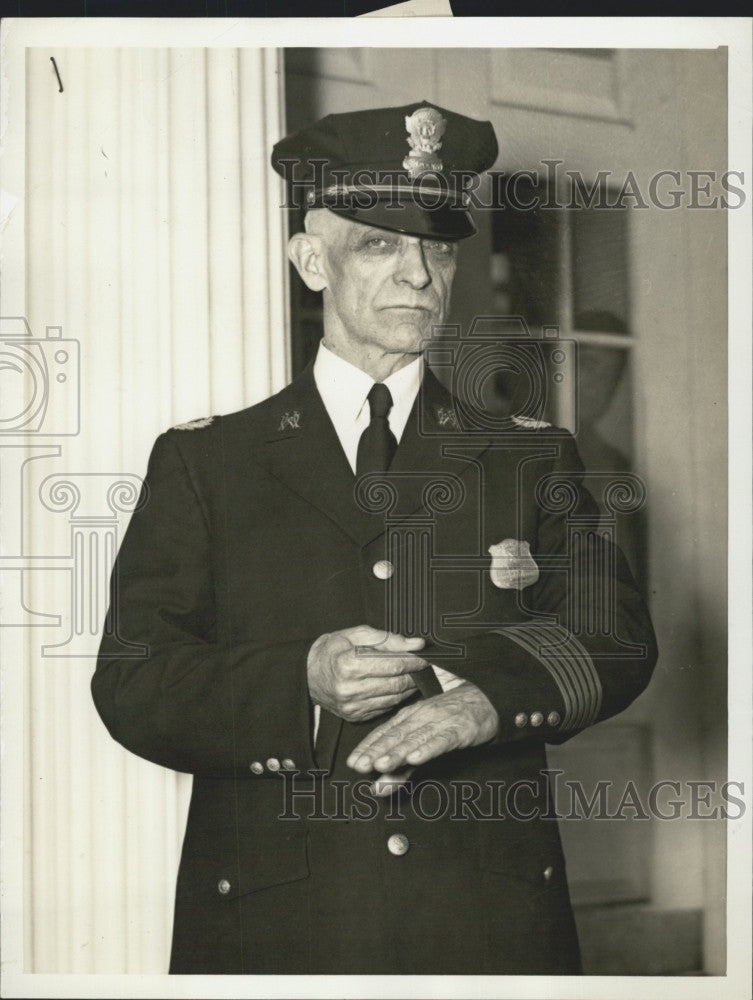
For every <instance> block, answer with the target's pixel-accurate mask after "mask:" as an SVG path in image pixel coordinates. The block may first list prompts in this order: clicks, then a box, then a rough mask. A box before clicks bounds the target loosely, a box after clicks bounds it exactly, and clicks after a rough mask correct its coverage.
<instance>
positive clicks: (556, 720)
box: [546, 712, 561, 729]
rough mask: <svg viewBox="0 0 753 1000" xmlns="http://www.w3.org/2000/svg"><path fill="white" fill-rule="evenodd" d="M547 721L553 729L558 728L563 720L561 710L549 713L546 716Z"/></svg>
mask: <svg viewBox="0 0 753 1000" xmlns="http://www.w3.org/2000/svg"><path fill="white" fill-rule="evenodd" d="M546 721H547V723H548V725H550V726H551V727H552V729H556V728H557V726H558V725H559V724H560V721H561V720H560V713H559V712H550V713H549V715H547V717H546Z"/></svg>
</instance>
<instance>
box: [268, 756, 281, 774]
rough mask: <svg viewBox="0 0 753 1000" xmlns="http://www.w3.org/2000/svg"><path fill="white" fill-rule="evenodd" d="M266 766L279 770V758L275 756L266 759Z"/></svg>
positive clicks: (272, 769)
mask: <svg viewBox="0 0 753 1000" xmlns="http://www.w3.org/2000/svg"><path fill="white" fill-rule="evenodd" d="M267 768H268V770H270V771H279V770H280V762H279V760H278V759H277V758H276V757H270V758H269V760H268V761H267Z"/></svg>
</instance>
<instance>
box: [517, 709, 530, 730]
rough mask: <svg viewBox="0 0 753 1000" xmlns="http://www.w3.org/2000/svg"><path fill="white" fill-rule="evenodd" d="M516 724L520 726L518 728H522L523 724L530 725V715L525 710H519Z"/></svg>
mask: <svg viewBox="0 0 753 1000" xmlns="http://www.w3.org/2000/svg"><path fill="white" fill-rule="evenodd" d="M515 725H516V726H517V727H518V729H522V728H523V726H527V725H528V716H527V715H526V713H525V712H518V714H517V715H516V716H515Z"/></svg>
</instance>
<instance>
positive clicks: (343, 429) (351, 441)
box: [314, 341, 463, 743]
mask: <svg viewBox="0 0 753 1000" xmlns="http://www.w3.org/2000/svg"><path fill="white" fill-rule="evenodd" d="M423 373H424V366H423V359H422V358H421V357H420V356H419V357H417V358H416V360H415V361H411V363H410V364H408V365H406V366H405V367H404V368H401V369H399V371H396V372H393V373H392V375H390V376H388V378H386V379H385V380H384V384H385V385H386V386H387V388H388V389H389V390H390V394H391V396H392V409H391V410H390V412H389V414H388V416H387V419H388V421H389V425H390V430H391V431H392V433H393V434H394V435H395V439H396V440H397V443H398V444H400V439H401V438H402V436H403V431H404V430H405V425H406V424H407V422H408V417H409V416H410V412H411V410H412V409H413V404H414V402H415V401H416V396H417V395H418V390H419V388H420V386H421V379H422V377H423ZM314 382H315V383H316V388H317V389H318V390H319V395H320V396H321V397H322V402H323V403H324V407H325V409H326V410H327V413H328V414H329V418H330V420H331V421H332V424H333V426H334V428H335V431H336V432H337V436H338V438H339V439H340V444H341V445H342V448H343V451H344V452H345V455H346V457H347V459H348V462H349V463H350V467H351V469H352V470H353V474H354V475H355V471H356V455H357V454H358V442H359V441H360V439H361V435H362V434H363V432H364V431H365V430H366V428H367V427H368V426H369V424H370V422H371V408H370V407H369V401H368V395H369V392H370V391H371V387H372V385H374V379H373V378H372V377H371V375H367V374H366V372H365V371H362V370H361V369H360V368H356V366H355V365H352V364H351V363H350V362H349V361H345V360H344V359H343V358H341V357H339V356H338V355H337V354H333V353H332V351H330V350H329V349H328V348H327V347H325V346H324V341H322V342H321V343H320V344H319V351H318V353H317V355H316V360H315V361H314ZM353 624H354V625H356V624H359V623H358V622H353ZM434 673H435V674H436V675H437V679H438V681H439V683H440V684H441V685H442V690H443V691H448V690H449V689H450V688H453V687H457V685H458V684H462V683H463V682H462V680H461V678H460V677H456V676H455V675H454V674H451V673H450V672H449V671H448V670H443V669H442V668H441V667H434ZM319 713H320V709H319V706H318V705H314V742H315V743H316V734H317V731H318V729H319Z"/></svg>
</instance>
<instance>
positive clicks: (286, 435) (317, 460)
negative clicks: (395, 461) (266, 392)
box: [258, 365, 382, 544]
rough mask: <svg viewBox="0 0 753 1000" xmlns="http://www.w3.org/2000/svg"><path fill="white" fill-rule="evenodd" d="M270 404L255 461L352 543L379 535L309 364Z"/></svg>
mask: <svg viewBox="0 0 753 1000" xmlns="http://www.w3.org/2000/svg"><path fill="white" fill-rule="evenodd" d="M274 403H275V404H276V405H275V406H274V407H270V408H269V426H268V432H267V435H266V440H265V441H264V442H263V447H262V448H261V449H260V450H259V453H258V454H259V461H260V462H261V464H263V465H264V466H265V468H266V469H267V471H268V472H270V473H271V474H272V475H273V476H275V478H277V479H279V480H280V481H281V482H283V483H284V484H285V485H286V486H287V487H288V488H289V489H290V490H292V492H293V493H296V494H297V495H298V496H300V497H301V498H302V499H304V500H305V501H306V502H307V503H309V504H311V505H312V506H313V507H315V508H316V509H317V510H319V511H320V512H321V513H322V514H324V515H325V516H326V517H328V518H330V520H332V521H334V522H335V523H336V524H337V525H339V526H340V528H342V530H343V531H344V532H345V533H346V534H347V535H348V536H349V537H350V538H352V539H353V540H354V541H355V542H357V543H359V544H363V541H364V538H371V537H374V535H376V534H378V533H379V531H380V525H381V523H382V519H381V518H380V516H379V515H377V514H369V513H367V512H366V511H365V510H363V508H362V507H359V506H358V504H357V503H356V502H355V498H354V487H355V476H354V475H353V471H352V469H351V468H350V465H349V463H348V460H347V458H346V457H345V452H344V451H343V449H342V445H341V444H340V439H339V438H338V436H337V432H336V431H335V428H334V426H333V425H332V421H331V420H330V418H329V415H328V413H327V410H326V408H325V406H324V403H323V402H322V398H321V396H320V395H319V392H318V390H317V388H316V383H315V381H314V374H313V366H312V365H309V366H308V367H307V368H306V369H305V371H304V372H303V373H302V374H301V375H300V376H299V377H298V378H297V379H296V380H295V381H294V382H292V383H291V385H289V386H288V387H287V389H284V390H283V391H282V392H281V393H279V394H278V395H277V396H276V397H274Z"/></svg>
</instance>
